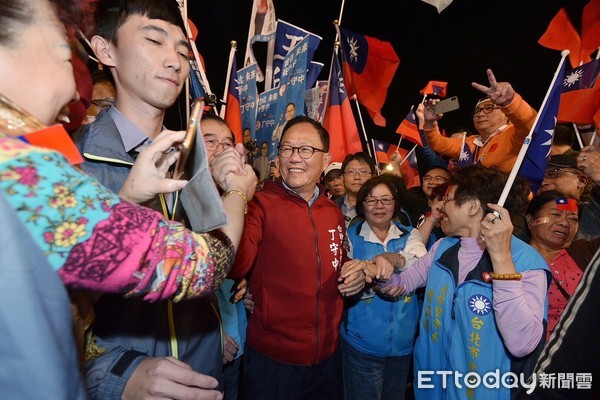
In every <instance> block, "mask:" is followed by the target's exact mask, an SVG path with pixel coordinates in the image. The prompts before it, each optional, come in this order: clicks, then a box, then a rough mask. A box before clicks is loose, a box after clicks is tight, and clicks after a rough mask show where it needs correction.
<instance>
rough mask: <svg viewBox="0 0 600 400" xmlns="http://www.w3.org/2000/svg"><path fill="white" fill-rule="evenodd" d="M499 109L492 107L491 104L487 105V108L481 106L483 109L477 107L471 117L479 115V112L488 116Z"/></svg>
mask: <svg viewBox="0 0 600 400" xmlns="http://www.w3.org/2000/svg"><path fill="white" fill-rule="evenodd" d="M498 108H500V107H498V106H493V105H491V104H488V105H487V106H483V107H477V108H476V109H474V110H473V116H475V115H477V114H479V113H480V112H482V111H483V113H484V114H489V113H491V112H492V111H494V110H496V109H498Z"/></svg>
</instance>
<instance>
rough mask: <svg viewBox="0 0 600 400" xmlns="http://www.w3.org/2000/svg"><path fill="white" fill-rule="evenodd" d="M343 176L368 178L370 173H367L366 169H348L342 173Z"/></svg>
mask: <svg viewBox="0 0 600 400" xmlns="http://www.w3.org/2000/svg"><path fill="white" fill-rule="evenodd" d="M344 175H352V176H356V175H358V176H360V177H364V176H368V175H371V171H367V170H366V169H349V170H347V171H346V172H344Z"/></svg>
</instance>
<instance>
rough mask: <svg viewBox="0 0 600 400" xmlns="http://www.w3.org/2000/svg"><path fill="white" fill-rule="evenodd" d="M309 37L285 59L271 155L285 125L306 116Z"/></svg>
mask: <svg viewBox="0 0 600 400" xmlns="http://www.w3.org/2000/svg"><path fill="white" fill-rule="evenodd" d="M309 38H310V37H309V36H307V37H305V38H304V39H302V40H301V41H300V42H298V44H297V45H296V47H294V48H293V49H292V51H290V52H289V53H288V54H287V55H286V56H285V58H284V60H283V64H282V69H281V81H280V82H281V83H280V84H279V86H278V87H277V91H278V101H277V108H276V112H275V128H274V129H273V133H272V136H271V146H270V149H269V150H270V153H269V154H270V155H273V156H275V155H276V154H277V147H278V146H279V139H281V133H282V132H283V128H284V127H285V124H286V123H287V122H288V121H289V120H291V119H292V118H293V117H295V116H296V115H301V114H304V94H305V91H306V86H305V85H306V66H307V64H308V60H307V53H308V48H309V47H308V42H309Z"/></svg>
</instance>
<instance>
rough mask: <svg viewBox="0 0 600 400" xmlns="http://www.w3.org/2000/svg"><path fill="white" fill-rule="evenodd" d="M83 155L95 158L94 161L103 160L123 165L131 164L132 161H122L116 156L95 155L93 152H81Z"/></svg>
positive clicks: (91, 158)
mask: <svg viewBox="0 0 600 400" xmlns="http://www.w3.org/2000/svg"><path fill="white" fill-rule="evenodd" d="M83 156H84V157H85V158H89V159H90V160H95V161H104V162H110V163H115V164H123V165H129V166H131V165H133V163H132V162H129V161H123V160H119V159H117V158H108V157H102V156H95V155H93V154H90V153H83Z"/></svg>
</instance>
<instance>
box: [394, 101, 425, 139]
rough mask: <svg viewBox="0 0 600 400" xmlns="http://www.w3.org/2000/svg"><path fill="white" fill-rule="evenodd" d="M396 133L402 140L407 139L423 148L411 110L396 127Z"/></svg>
mask: <svg viewBox="0 0 600 400" xmlns="http://www.w3.org/2000/svg"><path fill="white" fill-rule="evenodd" d="M396 133H399V134H400V135H402V137H403V138H405V139H408V140H410V141H411V142H413V143H416V144H418V145H419V146H423V142H422V141H421V135H420V134H419V128H417V120H416V117H415V113H414V112H413V110H410V111H409V112H408V114H406V117H405V118H404V120H402V122H401V123H400V125H398V129H396Z"/></svg>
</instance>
